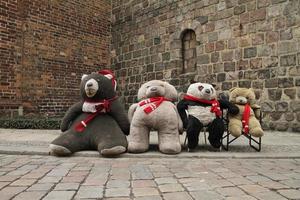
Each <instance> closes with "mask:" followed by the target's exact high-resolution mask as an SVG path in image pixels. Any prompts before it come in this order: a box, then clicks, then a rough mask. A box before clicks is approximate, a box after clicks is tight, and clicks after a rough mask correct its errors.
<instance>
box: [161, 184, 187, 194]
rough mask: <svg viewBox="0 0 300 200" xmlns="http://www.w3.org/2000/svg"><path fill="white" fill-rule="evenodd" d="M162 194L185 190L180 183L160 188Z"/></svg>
mask: <svg viewBox="0 0 300 200" xmlns="http://www.w3.org/2000/svg"><path fill="white" fill-rule="evenodd" d="M158 188H159V190H160V191H161V192H181V191H184V188H183V187H182V186H181V185H180V184H178V183H171V184H164V185H159V186H158Z"/></svg>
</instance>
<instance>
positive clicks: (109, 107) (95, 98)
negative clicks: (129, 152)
mask: <svg viewBox="0 0 300 200" xmlns="http://www.w3.org/2000/svg"><path fill="white" fill-rule="evenodd" d="M115 86H116V81H115V80H114V75H113V74H112V73H111V72H110V71H109V70H102V71H100V72H99V73H92V74H90V75H83V76H82V81H81V85H80V93H81V96H82V100H81V101H80V102H78V103H76V104H75V105H73V106H72V107H71V108H70V109H69V110H68V111H67V113H66V114H65V116H64V118H63V120H62V123H61V131H62V132H63V134H62V135H60V136H59V137H58V138H56V139H55V140H54V141H53V142H52V143H51V144H50V153H51V154H53V155H56V156H67V155H70V154H72V153H74V152H77V151H82V150H98V151H99V153H100V154H101V155H103V156H117V155H119V154H121V153H124V152H125V151H126V148H127V140H126V136H125V135H128V134H129V120H128V118H127V116H126V113H125V110H124V108H123V107H122V105H121V103H120V101H119V100H118V99H117V96H116V92H115ZM124 134H125V135H124Z"/></svg>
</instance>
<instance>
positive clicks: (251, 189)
mask: <svg viewBox="0 0 300 200" xmlns="http://www.w3.org/2000/svg"><path fill="white" fill-rule="evenodd" d="M238 187H239V188H241V189H242V190H244V191H245V192H247V193H248V194H255V193H260V192H268V191H269V189H267V188H264V187H262V186H260V185H241V186H238Z"/></svg>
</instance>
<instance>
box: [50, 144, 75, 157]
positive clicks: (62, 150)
mask: <svg viewBox="0 0 300 200" xmlns="http://www.w3.org/2000/svg"><path fill="white" fill-rule="evenodd" d="M49 148H50V152H49V154H50V155H54V156H69V155H71V154H72V152H71V151H70V150H69V149H67V148H66V147H63V146H59V145H56V144H50V145H49Z"/></svg>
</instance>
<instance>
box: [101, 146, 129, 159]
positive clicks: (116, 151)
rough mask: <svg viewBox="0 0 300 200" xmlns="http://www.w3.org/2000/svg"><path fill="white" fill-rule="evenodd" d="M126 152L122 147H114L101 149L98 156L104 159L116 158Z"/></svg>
mask: <svg viewBox="0 0 300 200" xmlns="http://www.w3.org/2000/svg"><path fill="white" fill-rule="evenodd" d="M125 152H126V148H125V147H123V146H115V147H112V148H109V149H102V150H101V151H100V154H101V155H102V156H104V157H113V156H118V155H120V154H122V153H125Z"/></svg>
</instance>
